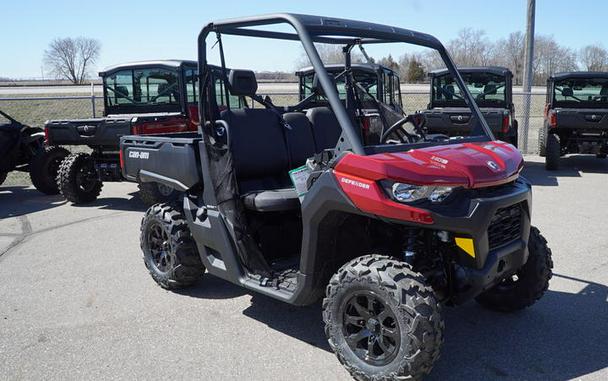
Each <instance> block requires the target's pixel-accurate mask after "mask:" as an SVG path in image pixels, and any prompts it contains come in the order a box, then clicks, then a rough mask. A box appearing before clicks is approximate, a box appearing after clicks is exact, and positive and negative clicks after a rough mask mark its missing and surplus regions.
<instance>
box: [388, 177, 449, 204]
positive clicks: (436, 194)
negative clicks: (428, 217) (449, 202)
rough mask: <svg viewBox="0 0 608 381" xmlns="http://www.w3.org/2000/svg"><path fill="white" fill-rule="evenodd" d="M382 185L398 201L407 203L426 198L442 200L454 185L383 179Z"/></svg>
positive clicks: (435, 201)
mask: <svg viewBox="0 0 608 381" xmlns="http://www.w3.org/2000/svg"><path fill="white" fill-rule="evenodd" d="M382 183H383V187H384V189H385V190H386V191H387V193H388V194H389V196H391V198H392V199H393V200H395V201H398V202H403V203H409V202H415V201H418V200H423V199H427V200H429V201H431V202H434V203H437V202H442V201H443V200H445V199H446V198H448V196H449V195H450V194H451V193H452V191H453V190H454V187H444V186H429V185H414V184H406V183H397V182H387V181H383V182H382Z"/></svg>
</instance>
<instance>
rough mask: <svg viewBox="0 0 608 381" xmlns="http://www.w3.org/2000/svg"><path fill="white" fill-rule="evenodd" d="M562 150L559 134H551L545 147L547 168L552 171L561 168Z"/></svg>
mask: <svg viewBox="0 0 608 381" xmlns="http://www.w3.org/2000/svg"><path fill="white" fill-rule="evenodd" d="M561 151H562V149H561V146H560V143H559V136H557V135H556V134H549V136H547V146H546V147H545V155H546V156H545V168H547V169H548V170H550V171H552V170H555V169H558V168H559V158H560V156H561Z"/></svg>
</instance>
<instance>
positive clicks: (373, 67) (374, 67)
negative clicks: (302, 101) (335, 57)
mask: <svg viewBox="0 0 608 381" xmlns="http://www.w3.org/2000/svg"><path fill="white" fill-rule="evenodd" d="M350 67H351V68H353V69H355V70H357V71H366V72H368V73H374V74H375V73H378V72H379V71H389V72H391V73H393V74H395V75H398V73H397V72H395V71H394V70H393V69H390V68H388V67H386V66H383V65H379V64H372V63H354V64H352V65H350ZM325 70H328V71H334V70H344V64H330V65H325ZM314 71H315V68H314V67H312V66H307V67H305V68H302V69H300V70H298V71H296V75H298V76H299V75H305V74H310V73H313V72H314Z"/></svg>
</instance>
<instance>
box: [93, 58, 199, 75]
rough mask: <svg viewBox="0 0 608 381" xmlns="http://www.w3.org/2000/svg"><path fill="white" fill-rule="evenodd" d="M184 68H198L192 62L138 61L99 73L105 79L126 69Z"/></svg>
mask: <svg viewBox="0 0 608 381" xmlns="http://www.w3.org/2000/svg"><path fill="white" fill-rule="evenodd" d="M182 66H197V62H196V61H192V60H149V61H136V62H127V63H122V64H117V65H112V66H108V67H107V68H105V69H103V70H102V71H100V72H99V76H100V77H105V76H106V75H108V74H111V73H113V72H115V71H119V70H125V69H145V68H149V67H165V68H168V69H179V68H180V67H182Z"/></svg>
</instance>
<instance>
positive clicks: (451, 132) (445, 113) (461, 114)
mask: <svg viewBox="0 0 608 381" xmlns="http://www.w3.org/2000/svg"><path fill="white" fill-rule="evenodd" d="M423 113H424V115H425V117H426V125H425V126H426V128H427V130H428V132H429V133H433V134H445V135H448V136H466V135H469V134H470V132H471V127H472V125H473V121H472V120H471V111H470V110H469V109H465V108H462V109H461V108H445V109H434V110H425V111H423ZM481 113H482V114H483V116H484V119H485V120H486V122H487V123H488V126H489V127H490V130H492V132H493V133H495V134H496V133H499V132H501V129H502V119H503V116H504V113H505V111H504V110H503V109H481Z"/></svg>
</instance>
